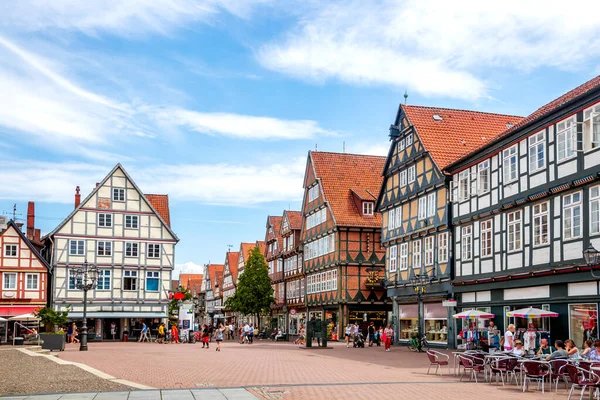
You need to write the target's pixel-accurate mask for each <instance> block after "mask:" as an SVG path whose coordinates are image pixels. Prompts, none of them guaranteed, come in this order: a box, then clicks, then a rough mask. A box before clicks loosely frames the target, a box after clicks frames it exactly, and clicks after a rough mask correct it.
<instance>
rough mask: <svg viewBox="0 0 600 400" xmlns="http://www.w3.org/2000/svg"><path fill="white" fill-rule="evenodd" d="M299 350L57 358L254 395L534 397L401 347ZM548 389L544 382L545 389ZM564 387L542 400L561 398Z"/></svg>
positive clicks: (271, 346)
mask: <svg viewBox="0 0 600 400" xmlns="http://www.w3.org/2000/svg"><path fill="white" fill-rule="evenodd" d="M330 345H331V347H332V348H331V349H314V350H308V349H301V348H299V347H298V346H295V345H293V344H289V343H273V342H268V341H258V342H256V343H255V344H253V345H246V344H245V345H239V344H237V343H234V342H226V343H224V346H223V350H222V351H221V352H216V351H215V348H214V346H213V345H211V347H210V349H208V350H207V349H202V346H201V345H200V344H180V345H177V344H173V345H159V344H156V343H91V344H90V351H88V352H86V353H85V352H79V351H77V350H76V348H75V347H69V348H68V349H67V350H66V351H65V352H63V353H61V354H60V356H59V357H60V358H62V359H66V360H70V361H76V362H81V363H84V364H87V365H90V366H91V367H93V368H96V369H98V370H100V371H103V372H105V373H107V374H110V375H113V376H115V377H118V378H120V379H126V380H129V381H133V382H136V383H140V384H143V385H147V386H150V387H154V388H227V387H229V388H234V387H237V388H247V389H248V390H249V391H250V392H252V393H253V394H255V395H256V396H257V397H258V398H262V399H283V400H293V399H311V398H326V399H328V400H331V399H344V400H347V399H354V398H366V397H368V396H375V397H380V396H382V397H381V398H398V397H402V398H410V399H429V398H431V399H439V398H445V399H461V400H463V399H465V398H469V397H473V398H483V397H484V398H486V400H488V399H506V398H507V397H509V398H510V397H516V396H518V397H519V398H522V399H538V398H540V396H541V393H540V392H538V391H536V390H535V387H532V388H531V389H530V390H529V391H528V393H522V392H521V390H520V388H517V387H516V386H515V385H514V384H512V385H507V386H506V387H503V386H502V384H499V385H496V384H495V383H494V384H491V385H490V384H487V383H481V382H480V383H478V384H476V383H475V382H459V378H458V377H455V376H453V375H448V373H447V370H446V371H444V373H445V375H444V376H442V377H440V376H435V375H433V374H431V375H427V374H426V372H427V366H428V364H429V362H428V359H427V356H426V355H425V354H418V353H412V352H410V351H408V349H407V348H405V347H392V351H391V352H385V351H384V350H383V348H381V347H372V348H364V349H353V348H349V349H348V348H346V346H345V344H343V343H330ZM547 389H548V387H547ZM566 393H567V392H566V391H565V389H564V386H562V388H561V389H559V392H558V394H555V393H554V392H549V391H547V392H546V395H545V398H546V399H559V398H560V399H564V398H566Z"/></svg>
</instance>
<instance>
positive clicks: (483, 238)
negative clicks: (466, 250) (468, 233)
mask: <svg viewBox="0 0 600 400" xmlns="http://www.w3.org/2000/svg"><path fill="white" fill-rule="evenodd" d="M493 226H494V223H493V220H492V219H491V218H490V219H486V220H485V221H481V222H479V232H480V239H479V245H480V249H479V254H480V255H481V258H484V257H491V256H492V255H493V254H494V231H493Z"/></svg>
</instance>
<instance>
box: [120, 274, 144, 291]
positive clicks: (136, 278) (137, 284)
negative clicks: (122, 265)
mask: <svg viewBox="0 0 600 400" xmlns="http://www.w3.org/2000/svg"><path fill="white" fill-rule="evenodd" d="M127 279H130V280H131V282H132V283H134V284H133V285H131V286H134V287H133V288H130V289H125V282H127ZM139 288H140V281H139V276H138V271H134V270H128V269H127V270H125V271H123V291H125V292H136V291H137V290H138V289H139Z"/></svg>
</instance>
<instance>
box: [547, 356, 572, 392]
mask: <svg viewBox="0 0 600 400" xmlns="http://www.w3.org/2000/svg"><path fill="white" fill-rule="evenodd" d="M568 363H569V361H568V360H560V359H559V360H552V361H550V382H555V388H554V390H555V391H556V392H558V381H559V380H561V379H562V380H563V382H564V383H565V389H568V386H567V385H568V383H569V373H568V372H567V368H566V365H567V364H568Z"/></svg>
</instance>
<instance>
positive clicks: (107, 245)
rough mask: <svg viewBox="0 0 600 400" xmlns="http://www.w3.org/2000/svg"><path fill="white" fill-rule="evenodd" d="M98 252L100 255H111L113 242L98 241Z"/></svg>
mask: <svg viewBox="0 0 600 400" xmlns="http://www.w3.org/2000/svg"><path fill="white" fill-rule="evenodd" d="M97 254H98V255H99V256H111V255H112V242H98V247H97Z"/></svg>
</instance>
